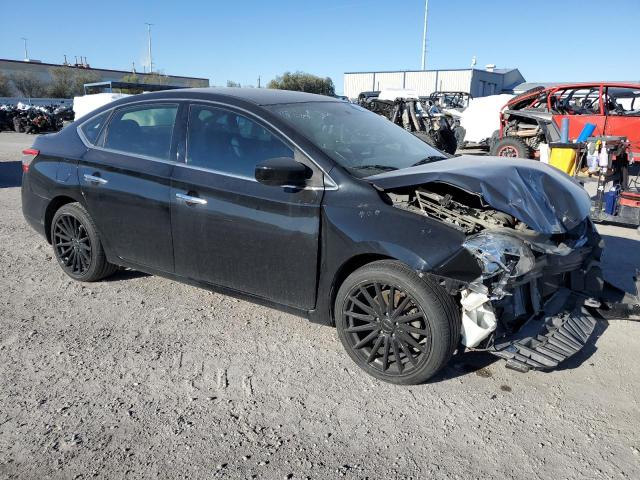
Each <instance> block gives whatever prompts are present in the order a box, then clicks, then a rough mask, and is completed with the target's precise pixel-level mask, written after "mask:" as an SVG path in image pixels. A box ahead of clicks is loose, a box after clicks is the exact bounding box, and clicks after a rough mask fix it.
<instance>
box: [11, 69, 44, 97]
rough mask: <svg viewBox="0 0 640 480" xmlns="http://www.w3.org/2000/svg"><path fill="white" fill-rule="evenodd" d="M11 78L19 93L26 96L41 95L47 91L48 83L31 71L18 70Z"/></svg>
mask: <svg viewBox="0 0 640 480" xmlns="http://www.w3.org/2000/svg"><path fill="white" fill-rule="evenodd" d="M10 79H11V83H13V87H14V88H15V89H16V90H17V92H18V94H20V95H22V96H24V97H29V98H34V97H41V96H43V95H45V93H46V91H47V84H46V83H45V82H43V81H42V80H41V79H40V78H39V77H38V76H37V75H35V74H34V73H31V72H17V73H14V74H12V75H11V77H10Z"/></svg>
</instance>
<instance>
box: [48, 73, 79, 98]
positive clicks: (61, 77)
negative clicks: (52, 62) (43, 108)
mask: <svg viewBox="0 0 640 480" xmlns="http://www.w3.org/2000/svg"><path fill="white" fill-rule="evenodd" d="M49 73H50V74H51V83H50V84H49V88H48V90H49V91H48V93H47V94H48V95H49V96H50V97H53V98H70V97H72V96H73V94H74V90H75V72H74V70H73V68H71V67H55V68H50V69H49Z"/></svg>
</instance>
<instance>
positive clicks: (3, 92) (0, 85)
mask: <svg viewBox="0 0 640 480" xmlns="http://www.w3.org/2000/svg"><path fill="white" fill-rule="evenodd" d="M10 96H11V84H10V83H9V79H8V78H7V76H6V75H4V74H2V73H0V97H10Z"/></svg>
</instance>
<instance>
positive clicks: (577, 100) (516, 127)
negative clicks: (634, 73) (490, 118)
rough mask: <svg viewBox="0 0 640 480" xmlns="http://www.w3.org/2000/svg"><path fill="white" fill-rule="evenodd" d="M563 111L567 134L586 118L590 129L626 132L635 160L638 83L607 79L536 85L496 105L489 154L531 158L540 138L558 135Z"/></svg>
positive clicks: (639, 139) (639, 133)
mask: <svg viewBox="0 0 640 480" xmlns="http://www.w3.org/2000/svg"><path fill="white" fill-rule="evenodd" d="M565 117H566V118H569V139H570V140H574V139H576V138H577V137H578V135H579V134H580V132H581V131H582V129H583V128H584V126H585V125H586V124H587V123H592V124H594V125H595V126H596V129H595V132H594V133H593V135H615V136H624V137H627V138H628V139H629V141H630V142H631V153H632V155H631V158H632V160H633V157H635V159H636V160H637V161H638V160H640V84H633V83H612V82H598V83H576V84H571V85H560V86H555V87H549V88H544V87H538V88H535V89H532V90H529V91H528V92H525V93H523V94H521V95H518V96H516V97H514V98H512V99H511V100H510V101H509V102H508V103H507V104H506V105H505V106H504V107H502V110H501V111H500V130H499V131H498V132H496V134H494V141H493V142H492V146H491V154H492V155H496V156H500V157H522V158H535V157H536V156H537V153H538V149H539V145H540V143H541V142H546V143H549V142H557V141H559V140H560V125H561V124H562V119H563V118H565Z"/></svg>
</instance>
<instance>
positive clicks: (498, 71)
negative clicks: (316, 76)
mask: <svg viewBox="0 0 640 480" xmlns="http://www.w3.org/2000/svg"><path fill="white" fill-rule="evenodd" d="M471 70H476V71H479V72H488V73H499V74H501V75H504V74H506V73H509V72H513V71H515V70H518V69H517V68H496V69H494V70H493V71H489V70H485V69H484V68H471V67H470V68H437V69H433V70H371V71H366V72H344V74H345V75H353V74H358V73H405V72H406V73H420V72H469V71H471Z"/></svg>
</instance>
